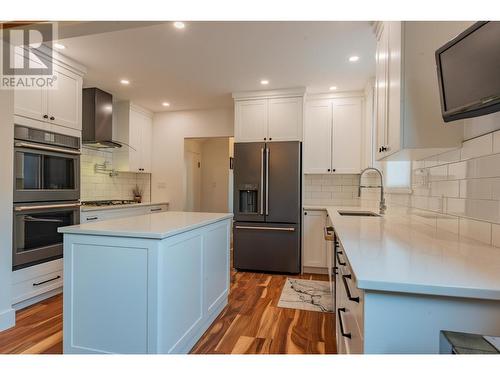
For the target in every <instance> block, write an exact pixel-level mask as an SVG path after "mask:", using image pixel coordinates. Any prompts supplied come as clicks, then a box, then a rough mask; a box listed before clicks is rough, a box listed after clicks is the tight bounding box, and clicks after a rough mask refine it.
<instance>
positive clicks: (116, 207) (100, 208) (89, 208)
mask: <svg viewBox="0 0 500 375" xmlns="http://www.w3.org/2000/svg"><path fill="white" fill-rule="evenodd" d="M165 204H167V205H168V202H144V203H131V204H117V205H110V206H81V207H80V211H82V212H88V211H107V210H120V209H124V208H135V207H149V206H159V205H165Z"/></svg>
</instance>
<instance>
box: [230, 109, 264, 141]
mask: <svg viewBox="0 0 500 375" xmlns="http://www.w3.org/2000/svg"><path fill="white" fill-rule="evenodd" d="M267 120H268V100H267V99H257V100H244V101H239V102H236V124H235V142H262V141H265V140H267Z"/></svg>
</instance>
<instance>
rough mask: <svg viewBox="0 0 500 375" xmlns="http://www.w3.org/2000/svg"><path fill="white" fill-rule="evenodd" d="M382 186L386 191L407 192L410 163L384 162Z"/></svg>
mask: <svg viewBox="0 0 500 375" xmlns="http://www.w3.org/2000/svg"><path fill="white" fill-rule="evenodd" d="M384 185H385V186H386V187H387V189H388V190H393V191H394V190H395V191H399V190H401V192H409V190H410V189H411V161H399V160H398V161H387V162H385V163H384Z"/></svg>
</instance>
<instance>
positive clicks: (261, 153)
mask: <svg viewBox="0 0 500 375" xmlns="http://www.w3.org/2000/svg"><path fill="white" fill-rule="evenodd" d="M259 213H260V214H261V215H264V148H261V149H260V212H259Z"/></svg>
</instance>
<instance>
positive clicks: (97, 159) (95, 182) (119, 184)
mask: <svg viewBox="0 0 500 375" xmlns="http://www.w3.org/2000/svg"><path fill="white" fill-rule="evenodd" d="M80 160H81V168H80V180H81V193H80V196H81V200H82V201H89V200H109V199H133V198H134V197H133V194H132V189H133V188H134V187H135V185H136V184H137V185H139V186H140V187H142V189H143V191H144V193H143V197H142V198H143V202H149V201H150V200H151V189H150V187H151V175H150V174H149V173H132V172H119V173H118V176H114V177H110V176H109V173H102V172H96V171H95V165H96V164H102V163H104V162H105V161H106V162H107V163H108V168H109V169H112V168H113V153H112V152H110V151H102V150H94V149H89V148H85V147H84V148H82V155H81V159H80Z"/></svg>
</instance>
